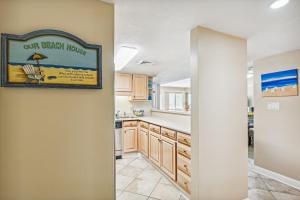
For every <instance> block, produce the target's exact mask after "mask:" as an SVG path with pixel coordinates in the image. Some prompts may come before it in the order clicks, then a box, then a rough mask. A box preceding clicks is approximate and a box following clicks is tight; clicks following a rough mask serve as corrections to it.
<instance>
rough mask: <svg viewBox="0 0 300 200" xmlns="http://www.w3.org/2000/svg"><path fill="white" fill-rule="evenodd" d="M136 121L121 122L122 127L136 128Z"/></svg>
mask: <svg viewBox="0 0 300 200" xmlns="http://www.w3.org/2000/svg"><path fill="white" fill-rule="evenodd" d="M136 126H137V121H125V122H123V127H136Z"/></svg>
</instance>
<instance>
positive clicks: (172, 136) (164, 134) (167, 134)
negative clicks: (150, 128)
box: [161, 127, 176, 140]
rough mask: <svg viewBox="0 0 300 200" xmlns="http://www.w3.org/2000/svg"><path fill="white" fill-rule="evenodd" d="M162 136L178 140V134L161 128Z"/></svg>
mask: <svg viewBox="0 0 300 200" xmlns="http://www.w3.org/2000/svg"><path fill="white" fill-rule="evenodd" d="M161 134H162V135H163V136H165V137H167V138H170V139H173V140H176V132H175V131H173V130H170V129H167V128H163V127H162V128H161Z"/></svg>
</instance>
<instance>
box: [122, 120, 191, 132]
mask: <svg viewBox="0 0 300 200" xmlns="http://www.w3.org/2000/svg"><path fill="white" fill-rule="evenodd" d="M118 120H122V121H128V120H141V121H144V122H148V123H151V124H156V125H159V126H162V127H165V128H169V129H173V130H175V131H179V132H182V133H186V134H191V127H190V126H187V125H183V124H180V123H175V122H172V121H170V120H167V119H164V118H160V117H146V116H145V117H136V118H120V119H118Z"/></svg>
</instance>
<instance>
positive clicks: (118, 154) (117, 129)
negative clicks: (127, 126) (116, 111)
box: [115, 120, 123, 159]
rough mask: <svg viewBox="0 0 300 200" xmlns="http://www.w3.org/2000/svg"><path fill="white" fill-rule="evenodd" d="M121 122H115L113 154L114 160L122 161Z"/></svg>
mask: <svg viewBox="0 0 300 200" xmlns="http://www.w3.org/2000/svg"><path fill="white" fill-rule="evenodd" d="M122 151H123V148H122V121H121V120H116V121H115V154H116V159H122Z"/></svg>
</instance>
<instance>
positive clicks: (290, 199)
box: [271, 192, 300, 200]
mask: <svg viewBox="0 0 300 200" xmlns="http://www.w3.org/2000/svg"><path fill="white" fill-rule="evenodd" d="M271 193H272V194H273V196H274V197H275V198H276V200H300V196H295V195H291V194H286V193H280V192H271Z"/></svg>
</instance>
